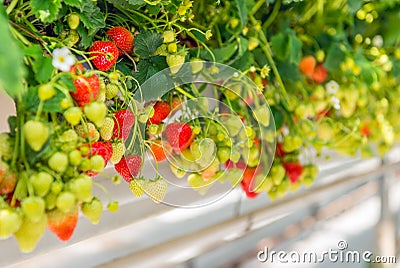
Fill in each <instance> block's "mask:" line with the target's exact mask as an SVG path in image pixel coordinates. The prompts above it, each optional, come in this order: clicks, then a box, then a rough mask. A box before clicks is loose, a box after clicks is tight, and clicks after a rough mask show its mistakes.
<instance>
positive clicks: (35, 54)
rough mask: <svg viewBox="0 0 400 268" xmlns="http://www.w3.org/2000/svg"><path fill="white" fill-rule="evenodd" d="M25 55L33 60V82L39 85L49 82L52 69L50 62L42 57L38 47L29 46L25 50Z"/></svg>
mask: <svg viewBox="0 0 400 268" xmlns="http://www.w3.org/2000/svg"><path fill="white" fill-rule="evenodd" d="M25 54H26V55H27V56H30V57H32V58H33V59H34V60H33V66H32V69H33V72H34V73H35V80H36V81H37V82H39V83H44V82H47V81H49V80H50V77H51V74H52V72H53V70H54V67H53V65H52V60H51V59H50V58H48V57H45V56H43V51H42V48H41V47H40V46H39V45H32V46H29V47H27V48H26V49H25Z"/></svg>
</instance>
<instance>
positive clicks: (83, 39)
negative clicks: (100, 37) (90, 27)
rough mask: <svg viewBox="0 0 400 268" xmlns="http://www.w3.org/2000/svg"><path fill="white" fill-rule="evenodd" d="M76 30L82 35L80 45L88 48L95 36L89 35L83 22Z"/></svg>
mask: <svg viewBox="0 0 400 268" xmlns="http://www.w3.org/2000/svg"><path fill="white" fill-rule="evenodd" d="M76 30H77V32H78V34H79V36H80V37H81V40H80V42H79V46H80V47H82V48H83V49H86V48H88V47H89V46H90V45H91V44H92V43H93V36H89V34H88V31H87V30H86V28H85V27H84V26H83V25H82V24H79V26H78V29H76Z"/></svg>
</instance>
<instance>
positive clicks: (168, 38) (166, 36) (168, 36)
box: [163, 30, 175, 43]
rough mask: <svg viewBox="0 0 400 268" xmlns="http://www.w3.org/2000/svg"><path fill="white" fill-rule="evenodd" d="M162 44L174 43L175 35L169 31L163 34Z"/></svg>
mask: <svg viewBox="0 0 400 268" xmlns="http://www.w3.org/2000/svg"><path fill="white" fill-rule="evenodd" d="M163 38H164V43H171V42H174V41H175V33H174V32H173V31H171V30H169V31H165V32H164V33H163Z"/></svg>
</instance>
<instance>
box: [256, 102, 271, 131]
mask: <svg viewBox="0 0 400 268" xmlns="http://www.w3.org/2000/svg"><path fill="white" fill-rule="evenodd" d="M253 114H254V117H255V119H256V120H257V122H258V123H260V124H261V125H263V126H265V127H267V126H269V123H270V118H271V115H270V112H269V109H268V107H267V106H266V105H264V106H259V107H257V108H255V109H254V110H253Z"/></svg>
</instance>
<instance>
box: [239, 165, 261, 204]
mask: <svg viewBox="0 0 400 268" xmlns="http://www.w3.org/2000/svg"><path fill="white" fill-rule="evenodd" d="M255 173H256V168H246V169H245V170H244V173H243V179H242V181H241V182H240V185H241V186H242V189H243V191H244V192H245V193H246V196H247V197H248V198H255V197H257V195H258V194H259V193H256V192H254V182H255V180H253V178H254V177H255Z"/></svg>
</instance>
